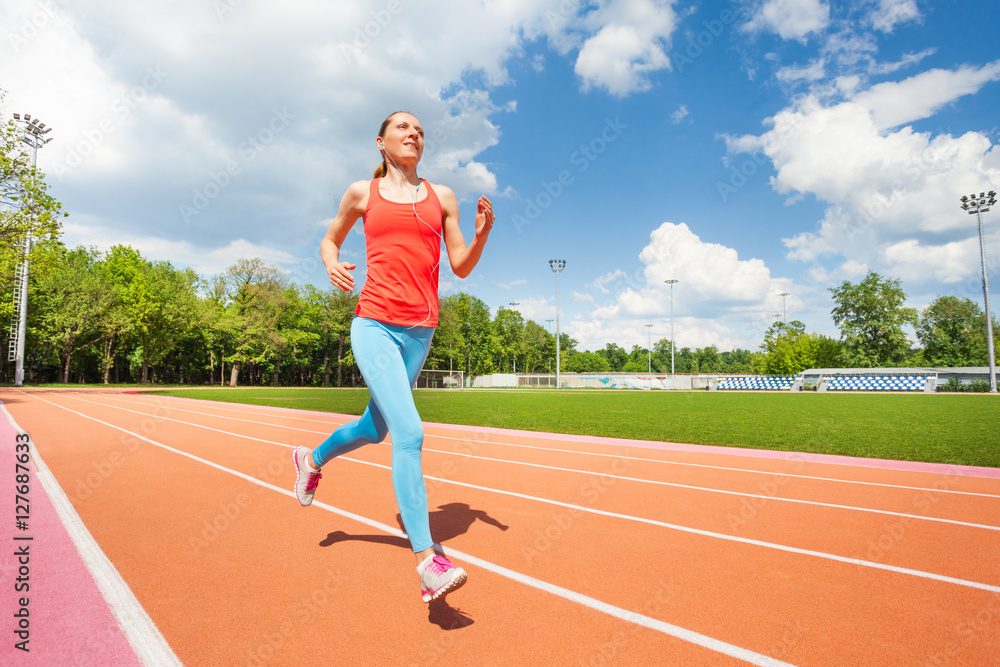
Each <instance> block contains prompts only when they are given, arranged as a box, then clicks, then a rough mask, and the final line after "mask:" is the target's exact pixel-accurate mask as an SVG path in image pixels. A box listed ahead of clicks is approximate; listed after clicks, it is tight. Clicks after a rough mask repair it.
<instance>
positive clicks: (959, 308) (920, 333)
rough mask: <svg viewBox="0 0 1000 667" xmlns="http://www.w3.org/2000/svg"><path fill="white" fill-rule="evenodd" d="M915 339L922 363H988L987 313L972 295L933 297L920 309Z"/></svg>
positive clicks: (939, 364) (970, 364)
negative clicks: (966, 296) (919, 346)
mask: <svg viewBox="0 0 1000 667" xmlns="http://www.w3.org/2000/svg"><path fill="white" fill-rule="evenodd" d="M994 330H998V329H997V328H996V327H994ZM917 339H918V340H919V341H920V343H921V345H923V347H924V350H923V359H924V363H926V364H927V365H929V366H985V365H986V364H987V359H986V357H987V356H988V353H987V345H986V315H985V314H984V313H983V311H982V309H981V308H980V307H979V304H977V303H976V302H975V301H973V300H972V299H960V298H958V297H957V296H941V297H938V298H937V299H935V300H934V301H933V302H931V304H930V305H929V306H927V307H926V308H925V309H924V310H923V312H922V313H921V316H920V319H919V321H918V323H917Z"/></svg>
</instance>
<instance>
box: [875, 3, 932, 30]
mask: <svg viewBox="0 0 1000 667" xmlns="http://www.w3.org/2000/svg"><path fill="white" fill-rule="evenodd" d="M919 20H920V10H919V9H918V8H917V3H916V0H879V3H878V7H876V9H875V11H874V12H872V16H871V22H872V27H874V28H875V29H876V30H881V31H882V32H890V33H891V32H892V30H893V28H894V27H895V26H896V25H898V24H900V23H908V22H910V21H919Z"/></svg>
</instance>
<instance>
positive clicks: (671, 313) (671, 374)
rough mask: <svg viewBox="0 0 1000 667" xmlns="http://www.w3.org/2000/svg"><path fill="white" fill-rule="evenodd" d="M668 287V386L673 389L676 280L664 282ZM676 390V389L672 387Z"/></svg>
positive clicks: (674, 379)
mask: <svg viewBox="0 0 1000 667" xmlns="http://www.w3.org/2000/svg"><path fill="white" fill-rule="evenodd" d="M663 282H665V283H667V284H668V285H670V386H671V387H674V382H675V381H676V378H674V283H676V282H677V281H676V280H673V279H671V280H664V281H663ZM674 388H676V387H674Z"/></svg>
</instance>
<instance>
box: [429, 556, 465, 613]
mask: <svg viewBox="0 0 1000 667" xmlns="http://www.w3.org/2000/svg"><path fill="white" fill-rule="evenodd" d="M417 572H419V573H420V592H421V594H423V597H424V602H430V601H431V600H436V599H438V598H440V597H444V596H445V595H447V594H448V593H451V592H452V591H454V590H457V589H459V588H461V587H462V585H463V584H464V583H465V580H466V579H468V575H466V574H465V570H463V569H462V568H460V567H458V566H457V565H455V564H454V563H452V562H451V561H450V560H448V559H447V558H445V557H444V556H438V555H434V556H428V557H427V558H426V560H424V562H423V563H421V564H420V565H418V566H417Z"/></svg>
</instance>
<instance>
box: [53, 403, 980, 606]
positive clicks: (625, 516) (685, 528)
mask: <svg viewBox="0 0 1000 667" xmlns="http://www.w3.org/2000/svg"><path fill="white" fill-rule="evenodd" d="M39 400H44V399H39ZM77 400H82V399H77ZM46 402H47V403H48V402H50V401H46ZM84 402H86V403H91V402H92V401H84ZM53 405H57V406H58V407H60V408H62V409H63V410H69V411H70V412H75V413H76V414H82V413H77V412H76V411H75V410H72V409H70V408H67V407H64V406H62V405H58V404H55V403H53ZM98 405H103V404H98ZM105 407H112V408H113V407H114V406H105ZM118 409H120V410H125V411H127V412H135V410H128V409H126V408H118ZM139 414H143V413H139ZM83 416H86V415H83ZM87 418H88V419H93V420H94V421H100V420H98V419H96V418H94V417H89V416H88V417H87ZM101 423H102V424H103V423H105V422H101ZM185 423H186V422H185ZM190 425H191V426H194V427H200V428H208V427H201V426H200V425H199V424H193V423H192V424H190ZM113 428H118V429H119V430H125V429H122V428H120V427H117V426H115V427H113ZM210 430H212V431H218V432H220V433H225V434H227V435H231V436H233V437H236V438H247V439H250V440H255V441H258V442H264V443H268V444H272V445H277V446H279V447H286V448H288V449H294V447H293V445H287V444H285V443H283V442H274V441H267V440H261V439H259V438H253V437H250V436H246V435H242V434H240V433H231V432H229V431H221V430H220V429H210ZM338 458H339V459H340V460H342V461H351V462H353V463H361V464H363V465H369V466H374V467H376V468H383V469H385V470H392V467H391V466H386V465H383V464H381V463H372V462H369V461H362V460H361V459H355V458H351V457H349V456H340V457H338ZM424 478H425V479H429V480H433V481H435V482H442V483H445V484H455V485H458V486H464V487H467V488H470V489H477V490H480V491H487V492H490V493H497V494H501V495H506V496H512V497H514V498H522V499H525V500H531V501H534V502H540V503H546V504H549V505H557V506H560V507H567V508H570V509H574V510H579V511H581V512H589V513H591V514H599V515H602V516H608V517H613V518H616V519H625V520H628V521H636V522H638V523H645V524H649V525H652V526H659V527H661V528H668V529H671V530H677V531H680V532H685V533H692V534H694V535H701V536H704V537H711V538H715V539H720V540H726V541H729V542H739V543H742V544H750V545H753V546H758V547H764V548H766V549H775V550H777V551H785V552H788V553H794V554H801V555H806V556H814V557H816V558H822V559H825V560H832V561H838V562H841V563H850V564H852V565H858V566H861V567H871V568H874V569H878V570H886V571H889V572H896V573H898V574H909V575H912V576H915V577H921V578H924V579H933V580H937V581H943V582H947V583H951V584H958V585H960V586H967V587H969V588H978V589H982V590H986V591H991V592H995V593H1000V586H993V585H991V584H984V583H981V582H978V581H970V580H967V579H958V578H956V577H949V576H946V575H942V574H935V573H933V572H924V571H922V570H914V569H910V568H905V567H897V566H895V565H886V564H884V563H876V562H874V561H866V560H861V559H859V558H849V557H847V556H838V555H836V554H829V553H825V552H822V551H813V550H811V549H800V548H798V547H791V546H786V545H783V544H777V543H775V542H765V541H763V540H754V539H750V538H746V537H737V536H735V535H726V534H725V533H716V532H714V531H709V530H702V529H700V528H691V527H689V526H681V525H678V524H673V523H667V522H665V521H657V520H655V519H646V518H643V517H637V516H632V515H630V514H620V513H618V512H608V511H605V510H598V509H594V508H592V507H583V506H582V505H573V504H570V503H564V502H561V501H558V500H550V499H548V498H540V497H538V496H530V495H527V494H523V493H517V492H515V491H504V490H501V489H495V488H492V487H486V486H479V485H476V484H469V483H466V482H458V481H455V480H450V479H445V478H442V477H432V476H430V475H424Z"/></svg>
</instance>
